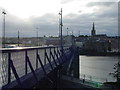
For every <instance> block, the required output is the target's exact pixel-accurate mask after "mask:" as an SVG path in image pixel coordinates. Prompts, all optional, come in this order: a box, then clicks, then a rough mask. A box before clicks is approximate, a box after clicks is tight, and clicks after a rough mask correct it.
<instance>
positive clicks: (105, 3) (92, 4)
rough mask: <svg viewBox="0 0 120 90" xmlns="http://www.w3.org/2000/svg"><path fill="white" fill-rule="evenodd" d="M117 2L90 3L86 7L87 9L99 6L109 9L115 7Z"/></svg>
mask: <svg viewBox="0 0 120 90" xmlns="http://www.w3.org/2000/svg"><path fill="white" fill-rule="evenodd" d="M114 3H115V2H90V3H88V4H87V5H86V6H87V7H93V6H99V7H109V6H111V5H113V4H114Z"/></svg>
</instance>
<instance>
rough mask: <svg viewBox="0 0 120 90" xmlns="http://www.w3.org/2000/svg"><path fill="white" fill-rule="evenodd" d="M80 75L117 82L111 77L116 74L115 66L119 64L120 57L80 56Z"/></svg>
mask: <svg viewBox="0 0 120 90" xmlns="http://www.w3.org/2000/svg"><path fill="white" fill-rule="evenodd" d="M79 58H80V73H81V74H85V75H86V76H93V79H94V78H97V79H99V80H98V81H100V79H101V80H102V79H104V80H105V79H107V81H115V80H116V79H115V78H113V77H112V76H110V75H109V73H110V72H114V69H113V67H114V64H115V63H117V62H118V57H117V56H116V57H111V56H80V57H79ZM100 82H101V81H100Z"/></svg>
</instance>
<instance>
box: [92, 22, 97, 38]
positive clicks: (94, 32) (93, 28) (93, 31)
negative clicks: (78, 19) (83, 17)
mask: <svg viewBox="0 0 120 90" xmlns="http://www.w3.org/2000/svg"><path fill="white" fill-rule="evenodd" d="M91 35H92V36H94V35H96V31H95V25H94V22H93V27H92V31H91Z"/></svg>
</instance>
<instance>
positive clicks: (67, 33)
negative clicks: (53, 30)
mask: <svg viewBox="0 0 120 90" xmlns="http://www.w3.org/2000/svg"><path fill="white" fill-rule="evenodd" d="M68 29H69V28H68V27H67V36H68Z"/></svg>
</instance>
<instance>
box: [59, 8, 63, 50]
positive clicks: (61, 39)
mask: <svg viewBox="0 0 120 90" xmlns="http://www.w3.org/2000/svg"><path fill="white" fill-rule="evenodd" d="M59 15H60V16H61V22H60V29H61V32H60V41H61V50H63V38H62V26H63V23H62V8H61V11H60V13H59Z"/></svg>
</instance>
